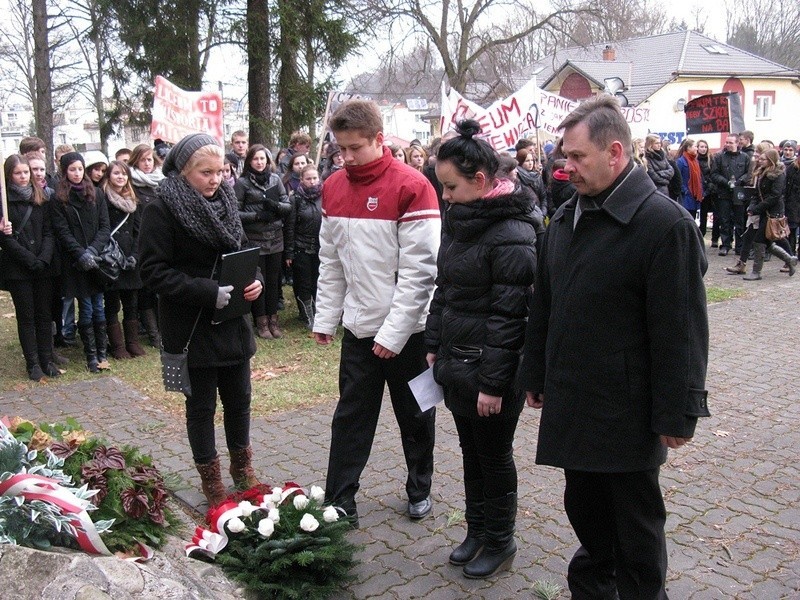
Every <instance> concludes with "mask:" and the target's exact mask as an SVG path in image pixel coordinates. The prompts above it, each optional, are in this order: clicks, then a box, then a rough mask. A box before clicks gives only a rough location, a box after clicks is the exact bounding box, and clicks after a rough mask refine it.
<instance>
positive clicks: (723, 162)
mask: <svg viewBox="0 0 800 600" xmlns="http://www.w3.org/2000/svg"><path fill="white" fill-rule="evenodd" d="M731 180H733V181H734V184H735V185H737V186H743V185H746V184H747V183H749V182H750V157H749V156H748V155H747V154H745V153H743V152H727V151H725V150H723V151H722V152H719V153H717V154H716V155H715V156H714V160H713V162H712V166H711V181H713V182H714V185H715V187H716V191H717V196H719V197H720V198H722V199H726V200H734V195H733V190H732V189H731V187H730V184H729V182H730V181H731Z"/></svg>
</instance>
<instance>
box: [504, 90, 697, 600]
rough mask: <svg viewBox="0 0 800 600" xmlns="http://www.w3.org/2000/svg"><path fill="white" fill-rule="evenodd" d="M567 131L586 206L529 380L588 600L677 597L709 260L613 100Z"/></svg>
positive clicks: (569, 218) (530, 361) (555, 232)
mask: <svg viewBox="0 0 800 600" xmlns="http://www.w3.org/2000/svg"><path fill="white" fill-rule="evenodd" d="M560 128H561V129H563V130H564V138H563V142H564V153H565V154H566V156H567V165H566V167H565V171H566V172H567V173H569V176H570V181H572V183H573V184H574V185H575V187H576V189H577V194H576V195H575V196H573V198H572V199H570V200H569V201H568V202H567V203H566V204H564V205H562V206H561V207H560V208H559V209H558V210H557V211H556V213H555V215H554V216H553V219H552V220H551V222H550V226H549V227H548V229H547V233H546V234H545V239H544V245H543V249H542V253H541V257H540V261H539V263H538V268H537V276H536V283H535V286H534V295H533V299H532V302H531V310H530V315H529V321H528V329H527V333H526V340H525V351H524V358H523V362H522V365H521V367H520V369H519V373H520V377H519V382H520V387H522V388H523V389H525V390H527V392H528V394H527V395H528V404H529V405H530V406H533V407H535V408H542V417H541V424H540V427H539V441H538V445H537V455H536V462H537V463H538V464H545V465H552V466H555V467H560V468H563V469H564V473H565V478H566V489H565V494H564V507H565V509H566V512H567V516H568V517H569V520H570V523H571V524H572V527H573V529H574V531H575V533H576V535H577V537H578V540H579V541H580V543H581V547H580V548H579V549H578V551H577V552H576V554H575V556H574V557H573V559H572V561H571V562H570V565H569V572H568V582H569V587H570V591H571V592H572V598H573V599H575V600H580V599H589V598H609V599H610V598H616V597H619V598H621V599H622V600H628V599H634V598H635V599H637V600H645V599H655V598H658V599H662V598H666V597H667V596H666V592H665V588H664V583H665V579H666V572H667V550H666V538H665V534H664V524H665V520H666V509H665V507H664V500H663V497H662V494H661V488H660V487H659V481H658V476H659V469H660V466H661V465H662V464H663V463H664V462H665V460H666V458H667V448H678V447H680V446H682V445H683V444H685V443H687V442H688V441H689V440H690V439H691V438H692V437H693V435H694V430H695V425H696V423H697V418H698V417H701V416H708V414H709V413H708V409H707V405H706V395H707V392H706V391H705V390H704V389H703V388H704V387H705V374H706V365H707V360H708V317H707V313H706V296H705V287H704V285H703V275H704V274H705V271H706V269H707V266H708V264H707V261H706V257H705V249H704V245H703V240H702V238H701V236H700V232H699V230H698V228H697V226H696V225H695V223H694V220H693V219H692V217H691V216H690V215H689V213H687V212H686V211H685V210H684V209H683V207H681V206H680V205H679V204H677V203H676V202H673V201H672V200H670V199H669V198H667V197H666V196H664V195H663V194H661V193H659V192H657V191H656V188H655V185H654V184H653V183H652V181H651V180H650V178H649V177H648V175H647V172H646V171H645V170H644V169H642V168H641V167H639V166H635V164H634V163H633V161H632V160H631V157H630V148H631V137H630V130H629V128H628V125H627V124H626V122H625V119H624V117H623V116H622V115H621V113H620V110H619V105H618V104H616V102H615V100H614V99H613V98H610V97H599V98H597V99H594V100H590V101H587V102H584V103H583V104H581V105H580V106H579V107H578V108H577V109H576V110H575V111H573V112H572V113H571V114H570V115H569V116H568V117H567V118H566V119H565V120H564V121H563V122H562V123H561V126H560ZM617 594H618V596H617Z"/></svg>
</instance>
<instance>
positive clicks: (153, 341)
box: [142, 308, 161, 348]
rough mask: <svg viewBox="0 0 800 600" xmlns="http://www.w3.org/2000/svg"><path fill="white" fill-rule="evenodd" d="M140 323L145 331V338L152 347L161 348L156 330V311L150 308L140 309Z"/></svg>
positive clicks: (159, 337)
mask: <svg viewBox="0 0 800 600" xmlns="http://www.w3.org/2000/svg"><path fill="white" fill-rule="evenodd" d="M142 325H144V329H145V331H146V332H147V340H148V342H150V345H151V346H152V347H153V348H161V334H160V333H159V331H158V319H157V318H156V311H155V310H153V309H152V308H148V309H147V310H143V311H142Z"/></svg>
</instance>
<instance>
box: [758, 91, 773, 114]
mask: <svg viewBox="0 0 800 600" xmlns="http://www.w3.org/2000/svg"><path fill="white" fill-rule="evenodd" d="M753 102H754V104H755V105H756V120H759V121H769V120H770V119H772V105H773V104H775V92H772V91H763V92H754V93H753Z"/></svg>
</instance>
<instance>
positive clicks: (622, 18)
mask: <svg viewBox="0 0 800 600" xmlns="http://www.w3.org/2000/svg"><path fill="white" fill-rule="evenodd" d="M570 3H571V2H570V1H569V0H566V4H567V5H569V4H570ZM592 7H593V8H594V11H593V12H592V13H582V14H579V15H576V17H575V20H574V23H573V25H572V27H571V28H570V30H569V40H570V41H571V43H572V44H573V45H589V44H596V43H599V42H618V41H621V40H625V39H630V38H634V37H645V36H650V35H655V34H658V33H663V32H664V31H667V30H668V29H671V28H673V27H675V26H676V23H675V22H674V21H672V20H670V19H669V18H668V17H667V13H666V11H665V9H664V3H663V2H661V1H658V2H656V1H654V0H597V1H596V2H593V3H592Z"/></svg>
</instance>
